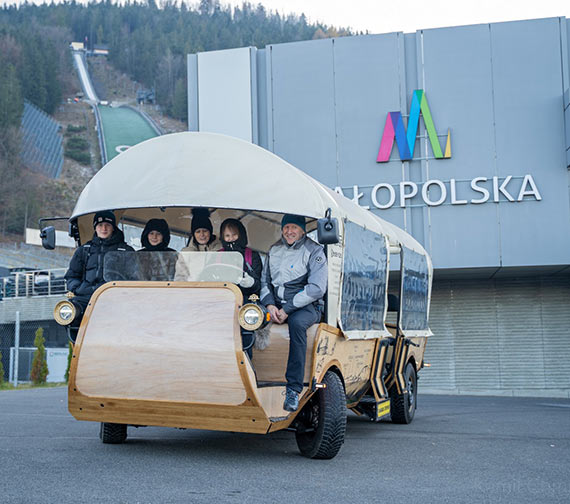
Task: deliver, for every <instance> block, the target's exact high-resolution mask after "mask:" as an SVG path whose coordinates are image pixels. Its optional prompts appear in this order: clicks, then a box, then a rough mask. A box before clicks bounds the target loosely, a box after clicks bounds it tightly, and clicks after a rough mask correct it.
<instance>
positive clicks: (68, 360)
mask: <svg viewBox="0 0 570 504" xmlns="http://www.w3.org/2000/svg"><path fill="white" fill-rule="evenodd" d="M72 356H73V344H72V343H71V341H70V342H69V353H68V354H67V368H66V370H65V383H67V382H69V369H70V368H71V357H72Z"/></svg>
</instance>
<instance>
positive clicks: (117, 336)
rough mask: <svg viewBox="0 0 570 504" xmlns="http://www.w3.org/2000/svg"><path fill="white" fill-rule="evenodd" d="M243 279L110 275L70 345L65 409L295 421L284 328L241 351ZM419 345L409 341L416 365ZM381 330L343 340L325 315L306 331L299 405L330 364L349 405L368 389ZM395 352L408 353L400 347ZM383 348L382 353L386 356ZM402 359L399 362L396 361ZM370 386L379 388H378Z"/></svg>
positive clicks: (203, 424)
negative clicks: (263, 345) (287, 405)
mask: <svg viewBox="0 0 570 504" xmlns="http://www.w3.org/2000/svg"><path fill="white" fill-rule="evenodd" d="M241 302H242V296H241V292H240V291H239V289H238V288H237V287H236V286H235V285H233V284H226V283H194V282H176V283H170V282H168V283H167V282H115V283H113V284H105V285H104V286H102V287H101V288H100V289H98V290H97V291H96V292H95V294H94V295H93V298H92V300H91V303H90V305H89V307H88V308H87V311H86V314H85V316H84V319H83V322H82V325H81V328H80V330H79V335H78V339H77V343H76V345H75V348H74V352H73V358H72V364H71V369H70V380H69V411H70V412H71V413H72V415H73V416H74V417H75V418H77V419H78V420H90V421H96V422H112V423H123V424H130V425H157V426H167V427H182V428H196V429H213V430H225V431H239V432H251V433H267V432H271V431H276V430H280V429H283V428H286V427H288V426H290V425H291V423H292V421H293V420H294V418H295V416H296V413H295V414H291V413H288V412H286V411H284V410H283V408H282V406H283V399H284V392H285V387H284V386H270V387H258V386H257V383H256V375H257V380H258V381H260V382H264V381H272V382H278V383H280V382H284V380H285V376H284V375H285V368H286V362H287V355H288V351H289V338H288V327H287V325H275V326H273V327H272V330H271V333H270V344H269V347H268V348H267V349H266V350H264V351H257V350H255V351H254V358H253V368H252V366H251V364H250V362H249V360H248V359H247V356H246V355H245V353H244V352H243V351H242V349H241V348H242V346H241V336H240V330H239V326H238V323H237V311H238V309H239V306H240V305H241ZM413 340H414V342H415V343H420V344H421V346H420V348H416V347H413V346H410V347H407V348H408V350H407V356H408V358H409V357H410V356H411V355H413V356H414V358H415V359H416V363H417V365H418V366H419V365H420V363H421V358H422V356H423V351H424V348H425V338H413ZM380 341H381V340H377V339H370V340H354V339H353V340H347V339H345V338H344V336H343V334H342V332H341V331H340V330H339V329H337V328H335V327H332V326H329V325H327V324H319V325H314V326H312V327H311V328H309V331H308V344H307V364H306V370H305V381H306V382H307V383H309V388H305V389H304V390H303V393H302V395H301V404H300V408H299V410H298V411H300V410H301V409H302V407H303V405H304V404H305V403H306V402H307V401H308V400H309V399H310V397H311V395H312V394H313V393H314V389H312V388H311V387H312V384H313V381H315V382H317V383H319V382H321V381H322V379H323V378H324V375H325V373H326V371H328V370H329V369H330V368H331V367H336V368H338V370H339V371H340V373H341V375H342V379H343V381H344V384H345V389H346V395H347V406H348V407H353V406H354V405H356V404H357V403H358V401H359V400H360V398H361V397H362V395H363V394H364V393H365V392H366V391H367V390H368V389H369V387H370V384H371V378H372V376H373V375H372V373H373V372H376V370H375V365H376V360H375V358H376V353H377V351H378V349H379V348H380V346H381V345H380V344H379V342H380ZM401 355H404V354H403V353H401ZM387 358H388V357H387ZM402 367H403V366H402ZM375 395H376V394H375Z"/></svg>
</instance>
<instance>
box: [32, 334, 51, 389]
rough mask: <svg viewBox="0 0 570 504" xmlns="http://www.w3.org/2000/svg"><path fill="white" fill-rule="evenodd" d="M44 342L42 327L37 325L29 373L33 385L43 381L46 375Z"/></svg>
mask: <svg viewBox="0 0 570 504" xmlns="http://www.w3.org/2000/svg"><path fill="white" fill-rule="evenodd" d="M45 342H46V340H45V338H44V329H43V327H38V329H37V331H36V338H35V339H34V345H35V346H36V351H35V352H34V360H33V361H32V372H31V373H30V378H31V379H32V382H33V383H34V384H35V385H39V384H40V383H45V382H46V378H47V375H48V367H47V362H46V347H45V346H44V343H45Z"/></svg>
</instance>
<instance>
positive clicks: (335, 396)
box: [295, 371, 346, 459]
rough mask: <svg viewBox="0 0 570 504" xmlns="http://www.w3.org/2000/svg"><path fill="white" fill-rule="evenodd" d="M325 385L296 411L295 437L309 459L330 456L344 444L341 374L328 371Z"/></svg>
mask: <svg viewBox="0 0 570 504" xmlns="http://www.w3.org/2000/svg"><path fill="white" fill-rule="evenodd" d="M323 383H324V384H325V388H322V389H319V391H318V392H317V393H316V394H314V395H313V397H311V399H310V401H309V402H308V403H307V404H306V405H305V407H304V408H303V410H302V411H301V412H300V413H299V417H298V420H299V425H298V428H297V432H296V433H295V438H296V440H297V446H298V447H299V450H300V452H301V454H303V455H304V456H305V457H308V458H315V459H331V458H333V457H334V456H335V455H336V454H337V453H338V452H339V450H340V447H341V446H342V444H343V443H344V434H345V431H346V395H345V393H344V387H343V385H342V381H341V379H340V377H339V376H338V375H337V374H336V373H333V372H332V371H327V373H326V374H325V377H324V379H323Z"/></svg>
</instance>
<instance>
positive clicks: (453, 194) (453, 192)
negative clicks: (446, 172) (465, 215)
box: [449, 178, 467, 205]
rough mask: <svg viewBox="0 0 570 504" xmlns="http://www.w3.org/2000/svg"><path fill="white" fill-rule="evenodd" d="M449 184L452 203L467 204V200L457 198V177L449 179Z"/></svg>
mask: <svg viewBox="0 0 570 504" xmlns="http://www.w3.org/2000/svg"><path fill="white" fill-rule="evenodd" d="M449 186H450V189H451V204H452V205H467V200H458V199H457V189H456V187H455V179H453V178H452V179H451V180H450V181H449Z"/></svg>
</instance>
